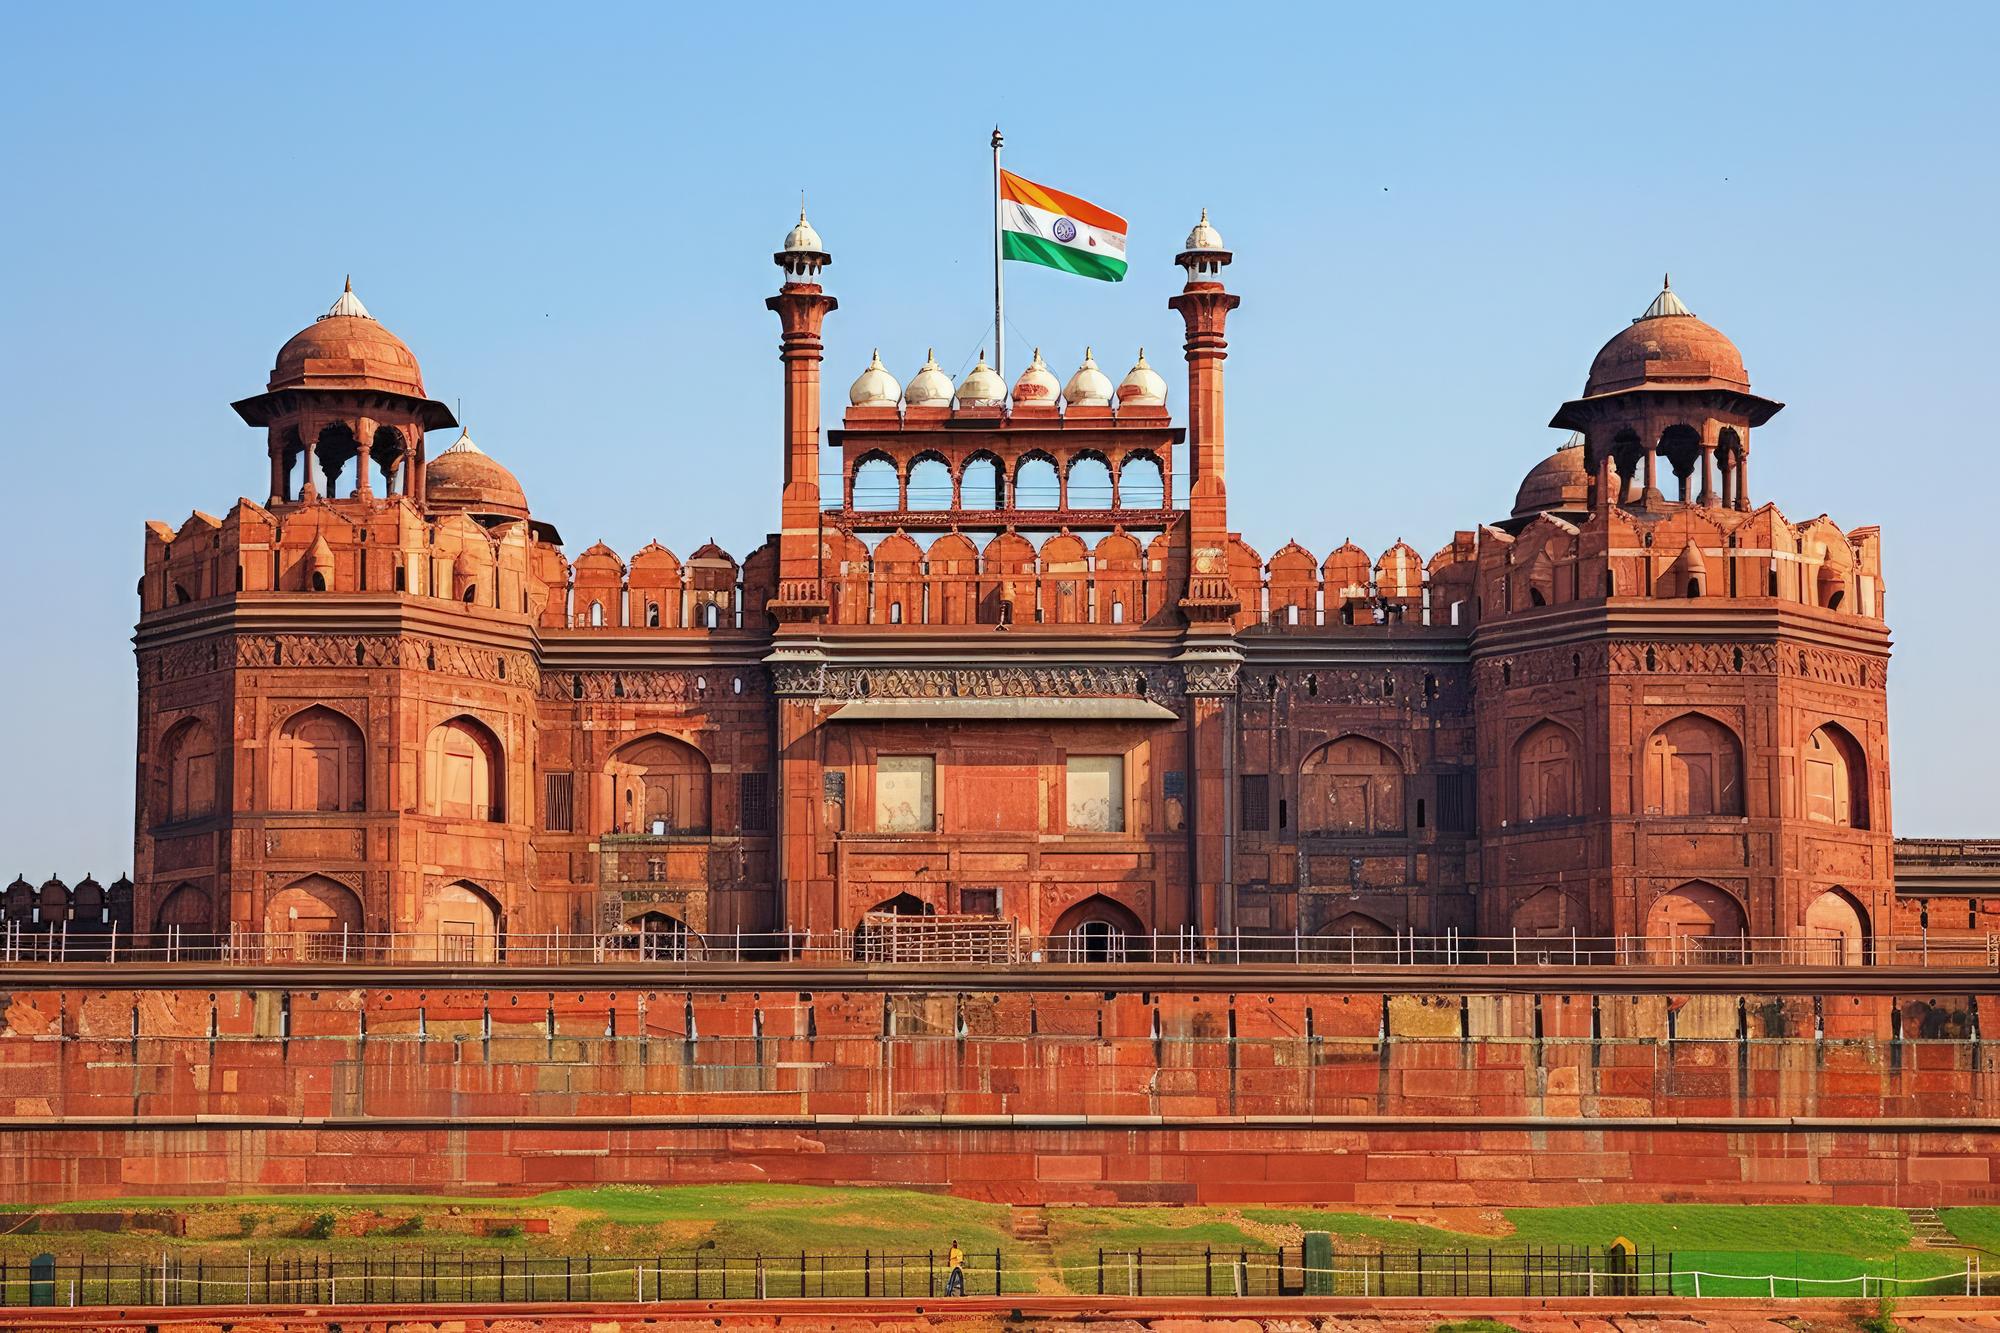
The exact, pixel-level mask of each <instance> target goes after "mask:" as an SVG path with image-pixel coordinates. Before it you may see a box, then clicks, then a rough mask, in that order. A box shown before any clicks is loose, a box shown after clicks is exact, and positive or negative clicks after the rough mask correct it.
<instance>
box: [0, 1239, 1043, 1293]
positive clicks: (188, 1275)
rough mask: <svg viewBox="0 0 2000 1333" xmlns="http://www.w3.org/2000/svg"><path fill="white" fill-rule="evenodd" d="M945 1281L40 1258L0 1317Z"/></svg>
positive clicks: (933, 1285)
mask: <svg viewBox="0 0 2000 1333" xmlns="http://www.w3.org/2000/svg"><path fill="white" fill-rule="evenodd" d="M960 1271H961V1279H962V1282H963V1294H965V1295H968V1296H993V1295H997V1294H999V1293H1000V1292H1001V1291H1002V1290H1003V1284H1004V1283H1005V1282H1006V1281H1007V1279H1008V1277H1009V1274H1008V1273H1007V1271H1006V1269H1005V1267H1004V1266H1003V1263H1002V1257H1001V1254H1000V1252H999V1251H998V1250H987V1251H984V1252H981V1253H976V1254H975V1253H966V1254H965V1255H964V1264H963V1267H962V1268H961V1270H960ZM951 1272H952V1270H951V1265H950V1262H949V1259H948V1251H946V1250H943V1249H937V1250H925V1251H902V1252H892V1251H880V1250H847V1251H832V1252H827V1253H814V1252H810V1251H793V1252H791V1253H789V1254H721V1253H718V1252H716V1251H714V1250H688V1251H685V1252H682V1253H678V1254H657V1255H645V1256H632V1257H622V1258H621V1257H615V1256H610V1255H593V1254H584V1255H558V1256H520V1257H515V1256H511V1255H505V1254H501V1255H493V1254H463V1253H460V1254H431V1253H417V1254H410V1253H394V1252H387V1253H383V1254H380V1255H369V1256H354V1255H331V1254H299V1253H288V1254H283V1255H257V1256H252V1255H245V1256H244V1257H242V1258H241V1259H233V1258H232V1259H221V1258H213V1259H212V1258H185V1257H182V1256H179V1255H169V1254H162V1255H160V1256H159V1257H158V1258H156V1259H96V1258H90V1257H85V1256H78V1257H73V1258H64V1259H60V1260H58V1259H55V1258H54V1257H53V1256H48V1255H45V1256H41V1257H40V1258H39V1259H35V1260H29V1261H27V1262H25V1263H24V1262H23V1261H22V1260H21V1259H20V1258H19V1257H14V1258H11V1259H10V1258H5V1257H0V1306H7V1305H29V1304H36V1305H123V1306H132V1305H142V1306H162V1305H374V1304H395V1305H404V1304H417V1305H449V1304H463V1303H468V1302H481V1303H498V1304H505V1303H507V1302H555V1301H576V1302H586V1301H588V1302H611V1301H641V1302H644V1301H703V1300H765V1299H779V1298H783V1297H791V1298H793V1299H798V1298H805V1299H808V1300H813V1299H820V1298H826V1299H829V1300H831V1299H853V1298H861V1299H871V1298H873V1299H888V1300H895V1299H905V1298H915V1297H932V1296H943V1295H945V1294H946V1291H947V1288H948V1287H949V1286H950V1283H951ZM955 1294H956V1293H955Z"/></svg>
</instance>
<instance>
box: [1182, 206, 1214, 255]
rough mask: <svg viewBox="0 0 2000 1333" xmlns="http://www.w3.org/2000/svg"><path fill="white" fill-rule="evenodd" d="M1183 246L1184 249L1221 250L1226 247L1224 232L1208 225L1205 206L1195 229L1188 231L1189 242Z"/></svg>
mask: <svg viewBox="0 0 2000 1333" xmlns="http://www.w3.org/2000/svg"><path fill="white" fill-rule="evenodd" d="M1181 248H1182V249H1183V250H1220V249H1223V248H1224V247H1223V244H1222V233H1221V232H1219V231H1217V230H1216V229H1215V228H1213V227H1211V226H1209V225H1208V210H1207V209H1205V208H1204V209H1202V210H1201V221H1199V222H1197V223H1195V224H1194V230H1193V231H1191V232H1189V233H1188V238H1187V244H1186V245H1184V246H1182V247H1181Z"/></svg>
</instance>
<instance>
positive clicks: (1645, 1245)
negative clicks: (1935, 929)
mask: <svg viewBox="0 0 2000 1333" xmlns="http://www.w3.org/2000/svg"><path fill="white" fill-rule="evenodd" d="M454 1209H456V1210H458V1215H457V1216H455V1217H454V1216H453V1215H452V1210H454ZM30 1211H36V1212H90V1213H97V1212H138V1213H144V1212H172V1213H179V1214H186V1215H188V1216H189V1218H190V1223H191V1229H192V1231H193V1232H194V1234H191V1235H189V1236H188V1237H185V1238H169V1237H164V1236H160V1235H157V1234H120V1233H116V1232H106V1231H85V1232H57V1231H46V1230H44V1231H39V1232H37V1231H34V1230H30V1229H28V1228H24V1227H20V1226H19V1225H18V1223H13V1224H12V1225H11V1226H10V1221H11V1219H9V1218H7V1217H4V1216H0V1257H4V1258H5V1259H6V1260H8V1261H9V1262H10V1263H18V1262H19V1261H20V1260H22V1259H24V1258H25V1257H26V1256H28V1255H30V1254H34V1253H39V1252H41V1251H43V1250H47V1251H50V1252H52V1253H54V1254H56V1255H58V1256H59V1257H61V1258H63V1259H75V1258H78V1257H83V1258H86V1259H90V1258H95V1259H103V1258H108V1257H112V1256H118V1257H122V1258H132V1257H139V1256H154V1255H159V1254H161V1253H168V1254H174V1255H180V1256H184V1257H187V1258H190V1259H192V1258H195V1257H201V1258H204V1259H206V1260H208V1261H210V1262H242V1260H243V1258H244V1257H245V1256H249V1255H255V1256H259V1257H261V1256H264V1255H279V1256H283V1255H287V1254H293V1255H308V1254H318V1255H328V1254H331V1255H339V1256H342V1257H354V1256H358V1255H363V1254H383V1255H392V1254H407V1253H416V1252H430V1253H447V1254H450V1253H459V1252H467V1253H488V1254H491V1253H496V1252H497V1253H504V1254H511V1255H522V1256H536V1255H576V1256H581V1255H586V1254H588V1255H597V1256H639V1255H654V1254H675V1253H685V1252H687V1251H691V1250H702V1251H704V1252H706V1253H709V1254H711V1255H717V1256H720V1255H730V1256H739V1257H741V1256H754V1255H757V1254H765V1255H779V1254H791V1255H797V1254H798V1253H799V1252H801V1251H805V1252H808V1253H824V1252H835V1253H857V1252H859V1251H862V1250H869V1251H872V1252H874V1253H876V1254H881V1253H883V1252H894V1253H902V1254H914V1255H919V1256H921V1255H925V1254H926V1253H928V1252H930V1251H938V1252H942V1251H943V1250H944V1249H946V1248H947V1247H948V1246H949V1245H950V1243H951V1242H952V1241H953V1240H957V1241H958V1242H960V1243H961V1244H962V1245H963V1246H964V1247H965V1249H966V1250H967V1251H968V1252H969V1253H970V1254H973V1255H976V1256H982V1257H981V1259H980V1260H979V1262H982V1263H984V1262H989V1261H987V1260H985V1259H984V1258H983V1256H985V1255H989V1254H991V1253H992V1252H994V1251H995V1250H998V1251H999V1252H1000V1253H1001V1254H1002V1255H1003V1264H1004V1266H1005V1270H1006V1275H1007V1278H1008V1281H1007V1286H1008V1288H1009V1289H1012V1290H1032V1289H1038V1288H1039V1289H1043V1290H1050V1289H1059V1287H1068V1288H1070V1289H1073V1290H1086V1291H1088V1290H1095V1286H1096V1280H1097V1263H1098V1255H1099V1251H1100V1250H1104V1251H1125V1250H1132V1249H1137V1248H1140V1247H1144V1248H1145V1249H1147V1250H1150V1251H1160V1250H1169V1249H1170V1250H1175V1251H1179V1252H1181V1253H1192V1254H1194V1255H1195V1256H1196V1262H1195V1270H1194V1276H1192V1277H1190V1278H1188V1279H1187V1280H1188V1281H1189V1282H1190V1283H1192V1284H1193V1286H1192V1289H1193V1290H1200V1289H1201V1282H1202V1274H1201V1273H1200V1271H1199V1269H1200V1266H1201V1262H1200V1256H1201V1253H1202V1252H1203V1251H1213V1252H1214V1253H1215V1254H1216V1255H1218V1256H1227V1255H1231V1254H1234V1253H1235V1252H1237V1251H1239V1250H1248V1251H1251V1252H1253V1253H1254V1252H1257V1251H1268V1250H1269V1249H1270V1248H1271V1247H1272V1246H1273V1245H1274V1244H1280V1243H1282V1244H1286V1245H1288V1246H1296V1244H1297V1242H1298V1236H1299V1234H1300V1233H1301V1232H1302V1231H1305V1230H1323V1231H1328V1232H1331V1233H1332V1234H1333V1236H1334V1245H1335V1249H1336V1251H1338V1252H1341V1253H1347V1254H1352V1253H1355V1252H1364V1253H1366V1252H1373V1251H1377V1250H1385V1251H1408V1250H1415V1249H1419V1248H1421V1249H1423V1250H1425V1251H1431V1252H1447V1251H1459V1250H1469V1251H1472V1252H1474V1253H1475V1254H1479V1255H1483V1254H1484V1253H1485V1252H1486V1251H1487V1250H1489V1249H1491V1250H1495V1251H1499V1252H1501V1253H1509V1252H1515V1251H1519V1250H1522V1249H1526V1248H1529V1247H1538V1248H1544V1249H1546V1248H1553V1247H1558V1246H1583V1247H1591V1248H1600V1247H1602V1246H1604V1245H1606V1244H1608V1243H1609V1242H1610V1241H1611V1240H1612V1239H1613V1238H1614V1237H1619V1236H1623V1237H1625V1238H1626V1239H1628V1240H1630V1241H1632V1242H1633V1243H1634V1244H1635V1245H1637V1246H1638V1247H1640V1248H1641V1249H1642V1250H1644V1249H1649V1248H1650V1249H1655V1250H1658V1251H1661V1252H1667V1251H1671V1252H1672V1254H1673V1258H1674V1266H1675V1267H1676V1268H1677V1269H1682V1270H1688V1269H1697V1268H1698V1269H1701V1270H1703V1271H1704V1272H1706V1273H1710V1274H1731V1275H1740V1276H1739V1277H1738V1278H1736V1279H1735V1280H1731V1279H1729V1278H1724V1277H1704V1278H1703V1279H1702V1294H1703V1295H1743V1296H1749V1295H1763V1294H1767V1293H1769V1292H1770V1291H1772V1290H1775V1291H1776V1292H1777V1294H1779V1295H1794V1294H1798V1295H1815V1294H1818V1295H1850V1294H1851V1295H1858V1294H1859V1284H1858V1283H1855V1284H1852V1285H1845V1286H1835V1285H1815V1284H1814V1283H1813V1282H1811V1281H1807V1280H1802V1279H1814V1278H1819V1279H1834V1278H1840V1279H1852V1278H1856V1277H1858V1276H1859V1275H1861V1274H1863V1273H1867V1274H1870V1275H1871V1276H1888V1277H1901V1278H1905V1279H1916V1278H1922V1277H1927V1276H1931V1275H1935V1274H1940V1273H1946V1272H1953V1271H1957V1270H1959V1269H1961V1268H1962V1267H1963V1265H1964V1259H1963V1257H1962V1256H1960V1255H1958V1254H1955V1253H1950V1252H1941V1251H1926V1250H1914V1249H1912V1248H1911V1242H1912V1238H1911V1233H1910V1227H1909V1222H1908V1219H1907V1218H1906V1217H1905V1216H1904V1215H1903V1213H1901V1212H1900V1211H1898V1210H1895V1209H1889V1208H1854V1207H1832V1206H1803V1205H1778V1204H1772V1205H1740V1206H1739V1205H1726V1204H1624V1205H1621V1204H1607V1205H1598V1206H1588V1207H1573V1208H1512V1209H1504V1210H1501V1212H1500V1214H1499V1218H1498V1219H1497V1222H1498V1223H1499V1225H1498V1226H1497V1227H1496V1234H1479V1233H1471V1232H1460V1231H1453V1230H1449V1229H1446V1228H1443V1227H1437V1226H1424V1225H1420V1224H1417V1223H1413V1222H1406V1221H1400V1220H1396V1219H1392V1218H1383V1217H1374V1216H1369V1215H1366V1214H1360V1213H1350V1212H1334V1211H1327V1210H1322V1209H1310V1208H1255V1207H1242V1208H1221V1207H1053V1208H1050V1209H1048V1210H1047V1218H1048V1222H1049V1243H1048V1246H1047V1247H1046V1248H1043V1247H1041V1246H1030V1245H1024V1244H1022V1243H1020V1242H1017V1241H1015V1240H1014V1239H1013V1238H1012V1236H1011V1235H1010V1234H1009V1229H1008V1219H1009V1212H1008V1209H1007V1208H1006V1207H1005V1206H1004V1205H1000V1204H988V1203H977V1202H973V1201H969V1200H965V1199H959V1198H954V1197H952V1196H949V1195H942V1194H926V1193H920V1192H915V1191H909V1190H893V1189H869V1188H816V1187H811V1186H794V1185H754V1184H752V1185H710V1186H682V1187H674V1188H664V1189H655V1188H640V1187H629V1188H628V1187H615V1186H614V1187H605V1188H599V1189H587V1190H586V1189H573V1190H554V1191H550V1192H548V1193H544V1194H539V1195H533V1196H530V1197H526V1198H501V1199H496V1198H488V1197H478V1198H445V1197H437V1196H428V1195H408V1194H400V1195H398V1194H385V1195H262V1196H243V1197H232V1198H210V1197H203V1198H176V1197H134V1198H127V1199H119V1200H112V1201H92V1202H86V1203H72V1204H59V1205H54V1206H52V1207H50V1208H47V1209H32V1210H31V1209H28V1208H25V1207H22V1206H20V1205H12V1206H10V1205H0V1214H16V1215H19V1214H23V1213H27V1212H30ZM323 1215H331V1217H332V1218H333V1219H334V1220H335V1224H336V1225H335V1234H334V1235H332V1236H325V1235H314V1234H312V1232H313V1230H314V1226H313V1224H314V1221H315V1219H318V1218H320V1217H322V1216H323ZM413 1218H414V1219H418V1220H417V1221H416V1222H412V1221H411V1219H413ZM473 1219H488V1220H492V1221H495V1222H504V1221H514V1222H520V1221H523V1220H526V1219H547V1220H548V1222H549V1226H550V1230H549V1232H548V1233H547V1234H533V1233H528V1234H505V1235H491V1236H489V1235H478V1234H469V1232H471V1231H473V1230H476V1227H475V1226H474V1222H473ZM1944 1219H1945V1222H1946V1225H1947V1226H1949V1227H1951V1228H1952V1230H1953V1231H1954V1232H1956V1233H1957V1234H1958V1235H1959V1236H1961V1237H1962V1238H1964V1239H1965V1240H1966V1241H1967V1242H1968V1243H1971V1244H1975V1245H1992V1246H1994V1247H1995V1248H2000V1208H1961V1209H1950V1210H1947V1211H1946V1212H1945V1214H1944ZM356 1226H359V1227H361V1228H363V1229H365V1230H366V1231H367V1232H369V1233H370V1234H366V1235H354V1234H347V1233H348V1232H349V1231H351V1230H352V1229H353V1228H354V1227H356ZM320 1229H321V1230H324V1227H323V1226H322V1227H321V1228H320ZM1051 1260H1053V1262H1054V1264H1055V1266H1056V1269H1057V1270H1058V1272H1059V1273H1060V1276H1057V1273H1054V1272H1050V1271H1048V1265H1049V1264H1050V1261H1051ZM1113 1262H1114V1263H1115V1262H1116V1261H1115V1260H1114V1261H1113ZM1992 1266H1993V1267H1995V1268H2000V1263H1996V1264H1994V1265H1992ZM1767 1275H1772V1276H1774V1277H1775V1279H1776V1281H1775V1286H1774V1285H1773V1282H1772V1280H1771V1278H1770V1277H1767ZM1677 1285H1678V1287H1679V1288H1680V1289H1682V1290H1685V1291H1687V1292H1689V1293H1692V1291H1693V1287H1694V1284H1693V1280H1692V1279H1691V1278H1687V1279H1682V1280H1681V1282H1680V1283H1678V1284H1677ZM1892 1290H1894V1289H1892ZM1900 1290H1901V1292H1902V1294H1906V1295H1915V1294H1920V1292H1921V1291H1922V1290H1923V1289H1922V1288H1919V1287H1916V1286H1906V1287H1903V1288H1901V1289H1900ZM1872 1294H1874V1293H1873V1289H1872V1288H1871V1295H1872Z"/></svg>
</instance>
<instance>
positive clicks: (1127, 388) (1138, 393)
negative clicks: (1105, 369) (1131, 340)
mask: <svg viewBox="0 0 2000 1333" xmlns="http://www.w3.org/2000/svg"><path fill="white" fill-rule="evenodd" d="M1118 405H1119V406H1120V407H1165V406H1166V405H1167V382H1166V381H1165V380H1163V379H1161V378H1160V376H1159V372H1158V371H1156V370H1154V369H1153V368H1152V367H1151V366H1149V365H1147V364H1146V349H1145V348H1143V347H1141V348H1140V349H1139V361H1138V364H1136V365H1134V366H1133V367H1132V368H1131V369H1130V370H1128V371H1126V372H1125V378H1124V379H1123V380H1121V381H1119V384H1118Z"/></svg>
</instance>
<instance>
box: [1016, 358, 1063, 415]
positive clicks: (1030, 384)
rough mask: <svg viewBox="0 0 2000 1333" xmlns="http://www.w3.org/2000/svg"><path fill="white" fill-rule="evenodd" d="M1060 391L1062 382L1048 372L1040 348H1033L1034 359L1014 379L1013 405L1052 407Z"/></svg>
mask: <svg viewBox="0 0 2000 1333" xmlns="http://www.w3.org/2000/svg"><path fill="white" fill-rule="evenodd" d="M1061 392H1062V384H1061V382H1060V381H1058V380H1057V379H1056V377H1055V376H1054V375H1053V374H1051V373H1050V372H1049V368H1048V366H1047V365H1046V364H1044V363H1043V361H1042V349H1041V348H1039V347H1037V348H1036V349H1035V359H1034V360H1033V361H1030V362H1029V363H1028V368H1027V369H1026V370H1024V371H1022V372H1021V378H1020V379H1017V380H1015V381H1014V406H1016V407H1054V406H1055V405H1056V395H1057V394H1059V393H1061Z"/></svg>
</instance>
